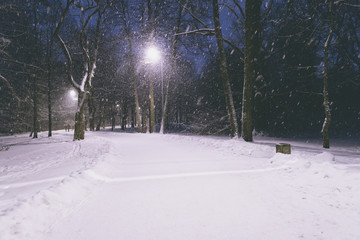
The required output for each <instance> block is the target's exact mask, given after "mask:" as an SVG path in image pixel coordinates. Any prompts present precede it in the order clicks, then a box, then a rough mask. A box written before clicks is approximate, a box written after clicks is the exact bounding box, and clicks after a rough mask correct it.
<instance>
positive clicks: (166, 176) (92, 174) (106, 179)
mask: <svg viewBox="0 0 360 240" xmlns="http://www.w3.org/2000/svg"><path fill="white" fill-rule="evenodd" d="M295 162H297V161H291V162H290V163H295ZM288 167H289V165H288V164H284V165H281V166H278V167H273V168H263V169H247V170H231V171H211V172H193V173H177V174H161V175H145V176H138V177H120V178H110V177H107V176H102V175H100V174H98V173H96V172H94V171H93V170H87V171H86V172H85V174H87V175H88V176H89V177H92V178H94V179H96V180H100V181H103V182H105V183H116V182H135V181H147V180H161V179H175V178H187V177H202V176H217V175H229V174H246V173H263V172H272V171H276V170H281V169H286V168H288Z"/></svg>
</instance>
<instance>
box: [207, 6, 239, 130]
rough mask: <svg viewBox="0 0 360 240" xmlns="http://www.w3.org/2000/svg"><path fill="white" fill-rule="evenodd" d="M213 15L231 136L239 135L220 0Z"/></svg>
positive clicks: (214, 8)
mask: <svg viewBox="0 0 360 240" xmlns="http://www.w3.org/2000/svg"><path fill="white" fill-rule="evenodd" d="M213 17H214V26H215V36H216V42H217V46H218V51H219V58H220V74H221V80H222V85H223V89H224V94H225V100H226V109H227V112H228V116H229V121H230V135H231V137H237V136H238V124H237V119H236V111H235V106H234V100H233V96H232V92H231V86H230V80H229V74H228V70H227V62H226V55H225V49H224V41H223V36H222V32H221V25H220V16H219V3H218V0H213Z"/></svg>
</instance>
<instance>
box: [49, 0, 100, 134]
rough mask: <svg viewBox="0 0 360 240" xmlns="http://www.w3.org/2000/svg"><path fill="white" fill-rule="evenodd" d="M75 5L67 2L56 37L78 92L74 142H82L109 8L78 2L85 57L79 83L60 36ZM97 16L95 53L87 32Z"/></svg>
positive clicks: (97, 3) (95, 3)
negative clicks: (105, 13) (63, 25)
mask: <svg viewBox="0 0 360 240" xmlns="http://www.w3.org/2000/svg"><path fill="white" fill-rule="evenodd" d="M73 4H74V0H67V1H66V6H65V8H64V10H63V11H62V14H61V17H60V21H59V23H58V25H57V28H56V30H55V36H56V38H57V40H58V42H59V44H60V46H61V48H62V50H63V54H64V55H65V57H66V60H67V76H68V80H69V82H70V84H71V85H72V86H73V87H74V88H75V89H76V90H77V92H78V106H77V110H76V113H75V129H74V140H82V139H84V138H85V116H84V110H85V106H86V104H85V103H86V100H87V97H88V94H89V92H90V89H91V86H92V80H93V78H94V74H95V69H96V61H97V56H98V49H99V39H100V23H101V18H102V16H103V14H104V12H105V10H106V8H107V5H106V4H103V3H102V2H101V1H100V0H93V1H90V2H88V3H87V4H85V5H80V4H81V3H78V2H76V3H75V5H76V8H77V9H79V10H80V14H81V16H80V26H81V29H80V33H79V35H80V36H79V46H80V48H81V51H82V54H83V56H84V62H83V64H84V74H83V76H82V78H81V81H79V82H77V81H76V80H75V78H74V73H73V67H74V64H73V60H72V56H71V53H70V51H69V48H68V46H67V44H66V43H65V41H64V40H63V39H62V37H61V36H60V28H61V26H62V24H63V22H64V19H65V16H66V15H67V14H68V12H69V9H70V7H71V6H72V5H73ZM94 16H96V20H95V21H96V25H95V35H94V40H93V43H94V46H92V48H93V51H91V49H92V48H91V47H90V40H89V38H88V34H87V30H88V28H89V23H90V22H91V20H92V19H93V17H94Z"/></svg>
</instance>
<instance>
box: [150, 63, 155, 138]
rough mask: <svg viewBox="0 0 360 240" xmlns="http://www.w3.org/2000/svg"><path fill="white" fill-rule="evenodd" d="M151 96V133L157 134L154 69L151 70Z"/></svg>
mask: <svg viewBox="0 0 360 240" xmlns="http://www.w3.org/2000/svg"><path fill="white" fill-rule="evenodd" d="M150 71H151V73H150V79H149V81H150V83H149V84H150V94H149V101H150V119H149V120H150V126H149V127H150V129H149V131H150V133H154V132H155V101H154V80H153V74H152V69H151V70H150Z"/></svg>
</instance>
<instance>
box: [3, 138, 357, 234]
mask: <svg viewBox="0 0 360 240" xmlns="http://www.w3.org/2000/svg"><path fill="white" fill-rule="evenodd" d="M282 141H284V140H281V142H282ZM276 142H280V141H279V140H276V139H270V138H257V139H256V141H255V143H246V142H244V141H242V140H231V139H228V138H222V137H200V136H181V135H165V136H164V135H159V134H152V135H150V134H136V133H133V134H131V133H118V132H117V133H115V132H87V134H86V139H85V140H84V141H72V133H71V132H70V133H66V132H63V131H57V132H55V134H54V136H53V137H52V138H47V137H46V133H41V134H40V138H39V139H30V138H29V137H28V136H27V135H15V136H10V137H0V149H1V151H0V239H4V240H9V239H20V240H21V239H53V240H60V239H62V240H63V239H87V240H90V239H127V240H132V239H134V240H143V239H144V240H145V239H146V240H148V239H156V240H162V239H164V240H165V239H166V240H168V239H172V240H174V239H175V240H176V239H179V240H180V239H181V240H184V239H186V240H191V239H194V240H195V239H196V240H202V239H204V240H205V239H206V240H212V239H219V240H224V239H226V240H227V239H229V240H232V239H234V240H235V239H236V240H238V239H247V240H251V239H277V240H282V239H283V240H291V239H326V240H329V239H330V240H331V239H334V240H338V239H342V240H345V239H349V240H357V239H360V228H359V226H360V147H359V144H358V142H355V143H354V142H353V143H349V142H338V144H335V145H334V146H333V147H332V148H331V149H330V150H326V151H325V150H323V149H321V145H320V144H319V143H317V142H315V143H313V142H306V141H294V140H292V141H287V142H291V144H292V146H293V149H292V150H293V151H292V154H291V155H283V154H276V153H275V143H276Z"/></svg>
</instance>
